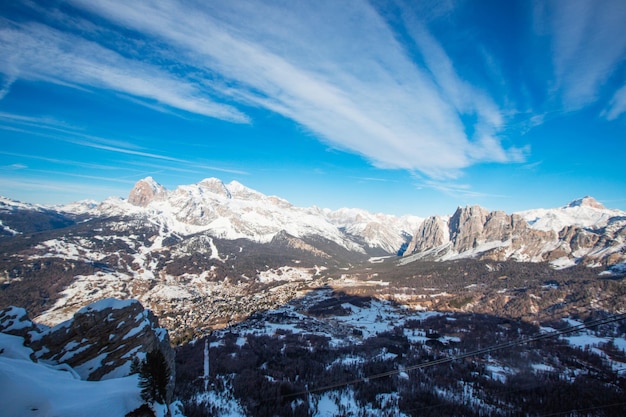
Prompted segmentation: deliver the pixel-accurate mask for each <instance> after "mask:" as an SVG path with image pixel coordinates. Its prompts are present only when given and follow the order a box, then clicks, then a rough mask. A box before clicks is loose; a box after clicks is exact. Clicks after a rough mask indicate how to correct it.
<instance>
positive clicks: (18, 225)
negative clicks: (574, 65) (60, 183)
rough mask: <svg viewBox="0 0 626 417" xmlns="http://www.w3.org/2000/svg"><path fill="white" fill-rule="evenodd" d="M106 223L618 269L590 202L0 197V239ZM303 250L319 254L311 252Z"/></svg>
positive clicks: (193, 189) (614, 234)
mask: <svg viewBox="0 0 626 417" xmlns="http://www.w3.org/2000/svg"><path fill="white" fill-rule="evenodd" d="M26 213H30V214H29V215H27V214H26ZM111 216H121V217H125V216H130V217H135V218H143V219H145V221H147V222H150V223H152V224H155V225H159V228H160V234H161V235H160V238H161V239H166V238H167V237H169V236H179V237H183V236H189V235H195V234H199V233H201V234H206V235H207V236H211V237H215V238H219V239H226V240H235V239H242V238H243V239H248V240H250V241H253V242H257V243H269V242H271V241H272V239H275V238H276V237H278V236H282V235H284V236H290V237H292V238H295V239H305V240H306V239H311V238H321V239H323V240H324V241H330V242H333V243H334V244H336V245H338V246H340V247H341V248H343V249H345V250H346V251H349V252H352V253H354V254H355V255H368V256H384V255H395V254H401V255H404V256H405V261H406V262H408V261H410V260H415V259H429V260H450V259H461V258H477V259H492V260H500V261H503V260H507V259H512V260H519V261H530V262H544V261H547V262H551V263H552V264H553V265H554V266H555V267H567V266H572V265H575V264H579V263H582V264H585V265H591V266H601V267H603V268H610V267H614V266H615V265H620V264H623V263H624V262H625V261H626V253H625V251H626V239H625V238H626V212H623V211H620V210H613V209H607V208H605V207H604V206H603V205H602V204H600V203H598V202H597V201H596V200H595V199H593V198H592V197H584V198H581V199H578V200H575V201H573V202H571V203H569V204H567V205H565V206H563V207H559V208H553V209H535V210H528V211H523V212H518V213H513V214H507V213H504V212H502V211H492V212H490V211H488V210H486V209H484V208H482V207H479V206H467V207H459V208H457V210H456V211H455V212H454V214H452V215H451V216H443V217H442V216H433V217H429V218H426V219H423V218H420V217H418V216H403V217H397V216H393V215H387V214H380V213H377V214H374V213H370V212H367V211H365V210H361V209H347V208H344V209H339V210H337V211H331V210H328V209H320V208H317V207H309V208H302V207H296V206H293V205H292V204H290V203H289V202H288V201H286V200H284V199H281V198H279V197H275V196H266V195H264V194H262V193H260V192H258V191H255V190H252V189H250V188H247V187H245V186H244V185H242V184H240V183H238V182H236V181H233V182H231V183H229V184H224V183H223V182H222V181H220V180H219V179H217V178H208V179H205V180H203V181H200V182H199V183H197V184H192V185H184V186H180V187H178V188H176V189H175V190H173V191H170V190H167V189H165V187H163V186H162V185H160V184H158V183H157V182H156V181H155V180H154V179H153V178H151V177H147V178H145V179H142V180H140V181H139V182H137V184H136V185H135V187H134V188H133V189H132V190H131V191H130V193H129V196H128V198H127V199H120V198H109V199H107V200H105V201H103V202H101V203H96V202H79V203H73V204H70V205H66V206H55V207H45V206H33V205H28V204H23V203H19V202H15V201H11V200H9V199H6V198H3V199H1V200H0V235H5V236H10V235H14V234H17V233H28V232H30V231H33V228H38V229H40V230H42V229H45V228H50V229H53V228H57V227H64V226H68V225H69V224H71V222H72V220H71V219H72V218H77V217H79V218H82V219H85V218H91V219H93V218H105V217H111ZM25 219H26V221H25ZM301 247H307V246H306V245H301ZM308 247H309V248H310V249H311V250H313V251H320V250H321V251H322V252H323V249H320V248H319V247H317V248H315V247H314V245H313V246H311V245H309V246H308ZM327 255H329V256H331V255H330V254H327Z"/></svg>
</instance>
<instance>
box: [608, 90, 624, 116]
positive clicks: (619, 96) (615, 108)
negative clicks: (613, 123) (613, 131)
mask: <svg viewBox="0 0 626 417" xmlns="http://www.w3.org/2000/svg"><path fill="white" fill-rule="evenodd" d="M622 113H626V85H624V86H622V88H620V89H619V90H617V91H616V92H615V95H613V98H612V99H611V102H610V103H609V107H608V108H607V109H606V110H605V111H604V112H603V115H604V116H605V117H606V118H607V120H615V119H617V118H618V117H619V116H620V115H621V114H622Z"/></svg>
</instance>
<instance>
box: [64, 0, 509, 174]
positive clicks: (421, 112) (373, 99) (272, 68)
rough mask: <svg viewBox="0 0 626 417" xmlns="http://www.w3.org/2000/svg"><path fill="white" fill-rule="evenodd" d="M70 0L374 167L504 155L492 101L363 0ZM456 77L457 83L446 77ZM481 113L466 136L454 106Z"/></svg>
mask: <svg viewBox="0 0 626 417" xmlns="http://www.w3.org/2000/svg"><path fill="white" fill-rule="evenodd" d="M71 3H72V4H74V5H75V6H77V7H80V8H82V9H85V10H88V11H90V12H92V13H95V14H97V15H99V16H100V17H102V18H105V19H108V20H109V21H111V22H113V23H114V24H116V25H120V26H123V27H126V28H127V29H130V30H133V31H137V32H140V33H142V34H145V35H146V36H149V37H153V38H155V39H156V40H158V43H160V44H165V45H168V46H169V47H170V48H171V49H172V50H176V51H178V59H180V61H181V63H183V64H184V65H188V66H193V67H195V68H198V71H200V72H206V73H215V74H218V75H219V78H220V82H219V83H216V84H211V83H209V82H208V81H207V88H212V89H214V90H216V91H220V93H222V94H224V95H226V96H229V97H231V98H232V100H234V101H238V102H240V103H242V104H247V105H254V106H259V107H263V108H266V109H269V110H271V111H274V112H277V113H279V114H282V115H283V116H285V117H288V118H290V119H292V120H295V121H296V122H298V123H299V124H301V125H302V126H304V127H305V128H307V129H308V130H310V131H311V132H313V133H314V134H315V135H317V136H318V137H321V138H322V139H323V140H325V141H326V142H328V143H330V144H331V145H333V146H334V147H337V148H340V149H344V150H347V151H349V152H355V153H358V154H360V155H362V156H364V157H365V158H367V159H369V160H370V161H371V162H372V163H373V164H374V165H375V166H378V167H384V168H402V169H409V170H418V171H421V172H423V173H426V174H428V175H431V176H434V177H454V176H457V175H458V174H459V172H460V170H462V169H463V168H465V167H467V166H469V165H472V164H474V163H479V162H484V161H498V162H508V161H512V160H515V161H517V160H519V159H521V153H520V152H518V151H516V150H514V149H513V150H509V149H505V148H504V147H503V146H502V145H501V143H500V141H499V139H498V137H497V133H498V131H499V128H500V125H501V115H500V111H499V109H498V108H497V106H495V105H494V104H493V102H491V101H490V100H489V99H488V98H487V97H486V96H485V95H484V94H481V95H478V96H474V97H473V98H470V97H469V96H471V95H472V92H473V90H472V88H470V86H468V85H467V84H466V83H463V82H461V81H460V79H459V78H458V77H456V78H455V76H454V72H453V71H452V70H451V63H450V62H449V60H448V61H446V59H447V57H446V56H445V53H443V49H442V48H441V47H440V46H438V45H437V44H436V42H434V41H433V40H432V39H430V38H429V37H428V33H427V32H423V33H418V34H416V38H417V39H418V40H420V42H418V45H419V47H420V48H423V49H424V50H426V52H427V55H428V56H429V57H431V58H432V59H431V63H430V65H431V66H432V67H435V66H437V65H442V66H443V67H444V69H445V70H446V71H447V72H446V73H445V74H444V75H442V76H439V75H433V74H438V73H437V72H435V73H431V72H429V71H426V70H425V69H424V68H421V67H420V66H419V65H417V64H416V63H415V62H413V61H412V60H411V58H410V57H409V56H408V55H407V52H406V50H405V49H404V48H403V46H402V45H401V44H400V43H399V42H398V41H397V40H396V34H395V33H394V31H393V29H392V28H391V26H390V25H389V24H388V22H386V21H385V20H384V19H383V18H382V17H381V15H380V14H379V13H377V11H376V10H375V9H374V8H373V7H371V6H370V4H368V3H367V2H364V1H355V2H350V3H349V4H345V3H342V2H333V1H329V2H323V3H322V4H320V3H318V2H316V3H307V2H295V3H290V4H289V5H288V6H286V5H285V4H280V5H278V4H275V3H272V2H263V3H258V2H247V1H238V2H233V3H228V2H220V3H212V4H208V5H207V4H202V5H200V4H199V3H195V2H178V1H176V2H175V1H168V0H164V1H160V2H151V1H135V2H121V1H114V0H111V1H100V2H89V1H83V0H74V1H72V2H71ZM456 86H461V87H463V88H462V89H461V90H460V91H459V90H457V89H456V88H455V87H456ZM464 112H474V113H477V114H478V115H479V116H480V119H481V121H480V124H479V126H477V127H478V131H477V134H476V135H472V137H469V136H468V135H467V133H466V131H465V126H464V124H463V121H462V120H461V116H462V113H464Z"/></svg>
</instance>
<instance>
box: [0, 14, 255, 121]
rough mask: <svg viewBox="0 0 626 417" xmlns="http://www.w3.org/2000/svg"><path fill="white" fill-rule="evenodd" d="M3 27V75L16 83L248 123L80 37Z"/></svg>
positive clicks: (153, 69)
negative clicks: (109, 94)
mask: <svg viewBox="0 0 626 417" xmlns="http://www.w3.org/2000/svg"><path fill="white" fill-rule="evenodd" d="M1 23H2V25H1V26H0V55H2V56H3V59H2V60H1V61H0V71H1V72H2V73H3V74H5V77H6V78H8V79H9V80H10V81H11V82H13V81H15V80H16V79H26V80H35V81H42V80H43V81H48V82H56V83H59V84H63V85H70V86H75V87H81V88H84V87H87V88H97V89H107V90H113V91H116V92H120V93H124V94H128V95H130V96H133V97H138V98H141V99H143V100H146V104H147V105H153V103H155V102H156V103H161V104H163V105H166V106H169V107H172V108H176V109H180V110H184V111H187V112H191V113H196V114H201V115H204V116H209V117H215V118H218V119H224V120H227V121H230V122H237V123H248V122H249V119H248V117H247V116H245V115H244V114H243V113H241V112H240V111H239V110H237V109H235V108H234V107H232V106H230V105H227V104H222V103H218V102H216V101H213V100H212V99H211V98H210V96H208V95H207V94H205V93H203V92H202V91H201V90H200V89H199V88H198V86H197V85H195V84H194V83H191V82H189V81H187V80H184V79H181V78H179V77H176V75H173V74H171V73H168V72H167V71H164V70H163V69H161V68H159V67H158V66H155V65H147V64H145V63H142V62H141V61H139V60H134V59H129V58H126V57H124V56H122V55H121V54H119V53H117V52H116V51H113V50H111V49H108V48H104V47H102V46H100V45H99V44H97V43H94V42H92V41H89V40H85V39H83V38H81V37H80V36H77V35H75V34H72V33H68V32H62V31H60V30H57V29H54V28H51V27H48V26H45V25H42V24H39V23H32V22H30V23H20V24H16V23H12V22H7V21H3V22H1ZM5 84H6V83H5ZM7 89H8V87H4V88H3V91H5V90H7ZM4 94H6V91H5V93H4Z"/></svg>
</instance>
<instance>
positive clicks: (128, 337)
mask: <svg viewBox="0 0 626 417" xmlns="http://www.w3.org/2000/svg"><path fill="white" fill-rule="evenodd" d="M0 332H3V333H7V334H11V335H15V336H21V337H24V340H25V342H24V343H25V345H26V346H28V347H30V348H31V349H32V350H33V352H34V353H33V355H32V356H33V357H32V359H33V360H35V361H44V362H45V363H48V364H51V365H63V366H68V365H69V366H70V367H71V370H72V371H73V372H75V373H76V374H77V375H78V376H80V378H81V379H84V380H90V381H99V380H105V379H113V378H120V377H124V376H127V375H128V374H129V373H130V368H131V364H132V362H133V360H142V359H143V358H145V355H146V353H147V352H151V351H153V350H155V349H156V350H159V351H161V353H163V356H164V357H165V359H166V362H167V364H168V366H169V369H170V374H171V375H174V374H175V354H174V351H173V350H172V348H171V347H170V341H169V335H168V333H167V331H166V330H165V329H163V328H160V327H159V324H158V320H157V318H156V317H155V316H154V315H153V314H152V312H151V311H149V310H146V309H144V307H143V306H142V305H141V303H139V301H136V300H125V301H121V300H116V299H112V298H108V299H104V300H100V301H98V302H96V303H93V304H90V305H88V306H86V307H84V308H82V309H81V310H79V311H78V312H77V313H76V314H74V317H73V318H72V319H70V320H68V321H66V322H63V323H61V324H59V325H57V326H55V327H52V328H46V327H44V326H40V325H37V324H36V323H33V322H32V321H31V320H30V319H29V318H28V315H27V313H26V311H25V310H24V309H22V308H17V307H9V308H6V309H4V310H1V311H0ZM173 390H174V379H173V378H172V379H171V382H170V384H169V386H168V399H167V400H168V402H171V399H172V394H173Z"/></svg>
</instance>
